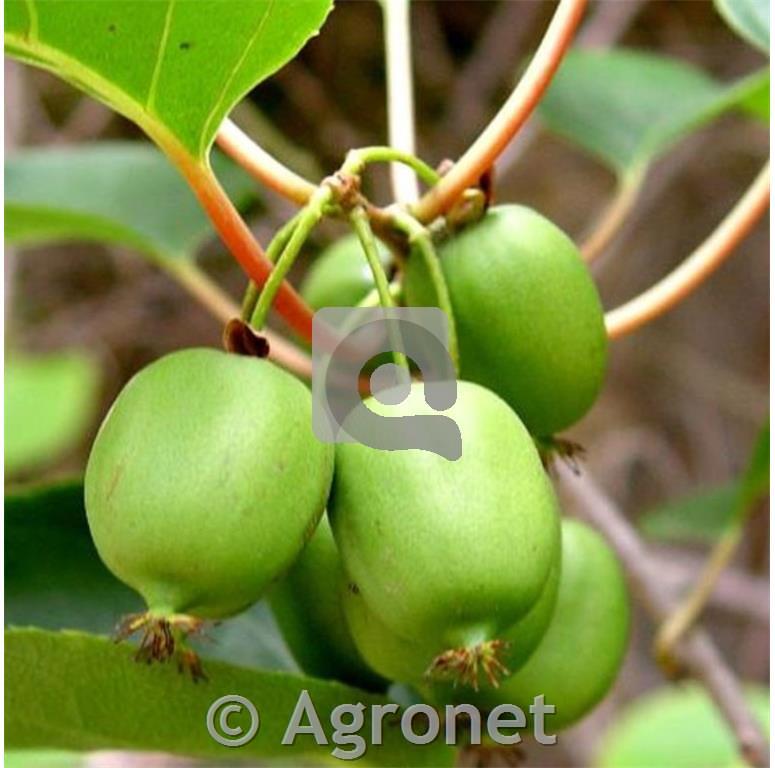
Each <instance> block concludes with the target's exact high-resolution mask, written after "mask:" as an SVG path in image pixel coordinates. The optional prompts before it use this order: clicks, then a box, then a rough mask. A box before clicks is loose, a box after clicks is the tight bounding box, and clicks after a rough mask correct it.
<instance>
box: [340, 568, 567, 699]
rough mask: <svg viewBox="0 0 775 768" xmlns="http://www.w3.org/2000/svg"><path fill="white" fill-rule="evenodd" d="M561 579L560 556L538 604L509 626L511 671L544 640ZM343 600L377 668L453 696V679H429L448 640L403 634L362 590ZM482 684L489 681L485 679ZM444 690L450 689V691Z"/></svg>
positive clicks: (363, 649)
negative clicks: (384, 619) (388, 623)
mask: <svg viewBox="0 0 775 768" xmlns="http://www.w3.org/2000/svg"><path fill="white" fill-rule="evenodd" d="M559 581H560V559H559V557H558V558H557V560H556V562H555V563H554V565H553V566H552V569H551V571H550V573H549V577H548V579H547V580H546V584H545V585H544V588H543V591H542V592H541V596H540V597H539V599H538V600H537V601H536V603H535V605H533V607H532V608H531V609H530V610H529V611H528V613H527V614H526V615H525V617H524V618H523V619H521V620H520V621H518V622H517V623H516V624H514V625H513V626H511V627H509V628H508V629H506V630H504V632H503V634H502V638H501V639H503V640H505V641H506V642H508V644H509V645H508V647H507V648H506V649H505V650H504V652H503V654H502V656H501V660H502V663H503V664H504V665H505V666H506V668H507V669H508V670H509V671H510V672H512V673H513V672H516V671H517V670H518V669H519V668H520V667H521V666H522V665H523V664H524V663H525V662H526V661H527V659H528V658H529V657H530V654H531V653H532V652H533V651H534V650H535V648H536V647H537V646H538V644H539V642H540V641H541V638H542V637H543V635H544V632H545V631H546V628H547V626H548V625H549V620H550V619H551V616H552V612H553V610H554V604H555V602H556V600H557V589H558V586H559ZM343 601H344V610H345V614H346V615H347V623H348V625H349V627H350V632H351V633H352V637H353V639H354V640H355V644H356V646H357V648H358V650H359V651H360V653H361V655H362V656H363V658H364V659H366V661H367V662H368V663H369V665H370V666H371V667H372V669H374V670H376V671H377V672H379V673H380V674H381V675H383V676H384V677H387V678H388V679H390V680H397V681H399V682H402V683H407V684H409V685H413V686H415V687H416V688H417V689H418V690H419V691H420V692H421V693H424V694H426V695H427V696H428V698H439V696H440V697H441V698H442V699H443V698H445V697H448V696H449V693H448V690H449V688H450V687H452V686H453V684H452V683H450V684H449V687H448V686H447V685H444V684H441V683H437V684H431V683H430V682H429V681H428V679H426V677H425V673H426V671H427V670H428V668H429V667H430V665H431V662H432V661H433V659H434V658H435V657H436V656H437V655H438V654H440V653H442V652H443V651H445V650H447V649H446V648H445V647H444V644H443V643H439V642H438V641H436V642H432V641H431V642H428V641H427V640H426V639H425V638H423V637H421V636H416V637H413V638H411V639H410V640H407V639H404V638H402V637H399V636H398V635H396V634H395V633H394V632H392V631H391V630H390V629H389V628H388V627H386V626H385V625H384V624H383V623H382V622H381V621H380V620H379V617H378V616H377V615H376V614H375V613H374V612H373V611H371V610H369V607H368V606H367V605H366V602H365V600H364V599H363V597H362V595H361V594H360V593H359V592H357V591H353V590H352V589H347V590H346V591H345V594H344V597H343ZM481 684H482V685H487V684H488V683H487V681H485V680H482V681H481ZM434 689H435V690H436V693H434V694H431V695H428V691H430V690H434ZM444 691H447V693H446V695H445V694H444V693H443V692H444Z"/></svg>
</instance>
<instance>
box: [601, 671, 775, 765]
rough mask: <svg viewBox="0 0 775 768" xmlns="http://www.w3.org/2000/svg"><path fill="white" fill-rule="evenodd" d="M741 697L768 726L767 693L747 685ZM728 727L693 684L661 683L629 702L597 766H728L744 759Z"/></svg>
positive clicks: (608, 734)
mask: <svg viewBox="0 0 775 768" xmlns="http://www.w3.org/2000/svg"><path fill="white" fill-rule="evenodd" d="M745 699H746V702H747V703H748V706H749V707H750V708H751V711H752V713H753V715H754V717H755V719H756V720H757V721H758V722H759V723H760V724H761V726H762V728H764V729H765V730H768V726H769V722H770V695H769V691H768V690H767V688H765V687H764V686H759V685H756V686H753V685H751V686H747V687H746V688H745ZM739 759H740V755H739V751H738V748H737V744H736V741H735V738H734V734H733V733H732V731H731V729H730V727H729V725H728V724H727V723H726V722H724V720H723V719H722V717H721V715H720V714H719V711H718V709H717V707H716V706H715V705H714V703H713V701H712V700H711V698H710V696H708V693H707V691H705V690H704V689H703V688H701V687H700V686H699V685H697V683H693V682H689V683H683V684H681V685H677V686H670V687H667V686H663V687H661V688H656V689H654V690H652V691H649V692H647V693H646V694H644V695H641V696H640V697H639V698H637V699H635V700H634V701H633V702H631V703H630V704H628V705H627V706H626V707H625V709H624V710H623V711H621V712H620V713H619V715H618V718H617V719H616V720H615V721H614V723H613V725H611V726H610V727H609V729H608V731H607V732H606V733H605V734H603V738H602V740H601V745H600V750H599V754H598V759H597V760H596V761H595V765H596V766H598V768H655V766H670V768H714V767H715V768H722V766H726V767H727V768H732V767H733V766H737V765H740V766H742V765H745V763H743V762H742V761H741V762H739V763H738V762H737V760H739Z"/></svg>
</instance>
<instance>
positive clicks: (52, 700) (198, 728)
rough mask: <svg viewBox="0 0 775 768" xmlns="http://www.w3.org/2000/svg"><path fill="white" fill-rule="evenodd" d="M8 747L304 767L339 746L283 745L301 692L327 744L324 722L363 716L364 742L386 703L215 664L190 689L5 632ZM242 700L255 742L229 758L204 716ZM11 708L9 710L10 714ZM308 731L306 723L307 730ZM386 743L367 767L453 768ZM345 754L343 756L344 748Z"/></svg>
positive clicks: (88, 642)
mask: <svg viewBox="0 0 775 768" xmlns="http://www.w3.org/2000/svg"><path fill="white" fill-rule="evenodd" d="M5 670H6V679H5V696H6V702H8V703H9V706H7V707H6V708H5V718H6V719H5V743H6V746H7V747H8V748H12V749H19V748H38V749H40V748H54V749H74V750H92V749H110V748H121V749H135V750H151V751H153V750H158V751H164V752H173V753H178V754H185V755H191V756H197V757H204V758H209V759H210V760H220V761H225V760H227V759H240V758H242V759H250V758H252V759H253V760H256V759H258V758H278V759H285V760H287V761H292V762H294V763H295V764H297V765H298V764H299V763H300V762H302V761H303V760H304V759H305V758H309V759H310V760H312V759H315V760H316V761H318V762H319V761H320V760H326V761H328V760H330V761H332V762H333V758H331V757H330V753H331V750H332V749H334V748H335V746H336V745H334V744H331V743H329V744H328V745H326V746H319V745H317V744H316V743H315V740H314V738H313V737H312V736H311V735H309V734H308V735H300V736H298V737H297V738H296V741H295V744H294V746H283V745H282V744H281V742H282V738H283V735H284V733H285V730H286V728H287V725H288V722H289V720H290V717H291V714H292V712H293V710H294V708H295V706H296V702H297V700H298V697H299V695H300V692H301V691H302V690H307V691H308V693H309V697H310V699H311V700H312V702H313V703H314V705H315V708H316V711H317V712H318V714H319V716H320V719H321V721H322V725H323V728H324V730H325V733H326V735H327V739H328V741H329V742H330V739H331V736H332V728H331V725H330V720H329V717H330V713H331V712H332V710H333V709H334V708H335V707H337V706H338V705H340V704H357V703H359V702H361V703H363V704H364V705H365V706H366V712H365V715H366V722H365V724H364V726H363V732H362V733H363V735H364V736H365V737H367V738H368V737H369V734H370V732H371V723H370V720H371V718H370V705H372V704H383V703H385V702H386V699H384V698H382V697H378V696H373V695H370V694H367V693H364V692H363V691H358V690H357V689H354V688H348V687H346V686H344V685H341V684H339V683H333V682H325V681H322V680H315V679H313V678H305V677H301V676H298V675H292V674H288V673H285V672H265V671H258V670H249V669H243V668H240V667H235V666H231V665H229V664H224V663H222V662H216V661H213V662H210V663H209V664H208V665H207V672H208V676H209V679H208V681H207V682H204V683H201V684H195V683H193V682H192V681H191V679H190V678H189V677H187V676H186V675H182V674H180V673H179V672H178V671H177V670H176V669H175V667H174V666H173V665H170V664H165V665H152V666H148V665H145V664H136V663H134V662H133V661H132V660H131V658H130V657H129V655H128V653H127V648H126V647H125V646H122V645H115V644H114V643H111V642H110V641H108V640H106V639H103V638H98V637H94V636H90V635H85V634H82V633H74V632H62V633H53V632H45V631H42V630H35V629H19V630H11V631H8V632H6V639H5ZM229 694H231V695H233V694H239V695H240V696H244V697H246V698H247V699H248V700H249V701H250V702H252V703H253V704H254V705H255V707H256V708H257V710H258V712H259V713H260V728H259V730H258V733H257V735H256V737H255V738H254V739H253V740H252V741H251V742H249V743H248V744H246V745H245V746H243V747H240V748H238V749H236V748H235V749H229V748H227V747H224V746H222V745H220V744H218V743H217V742H216V741H214V740H213V738H212V737H211V736H210V734H209V733H208V730H207V727H206V716H207V712H208V710H209V708H210V706H211V705H212V703H213V702H214V701H215V700H216V699H218V698H220V697H222V696H225V695H229ZM10 702H12V705H10ZM228 722H229V725H230V726H231V727H237V726H240V727H242V728H244V729H247V727H248V725H249V723H248V718H247V714H246V713H245V712H244V711H243V713H240V714H233V715H231V717H230V718H229V721H228ZM305 722H306V720H305ZM383 737H384V743H383V744H382V745H381V746H369V748H368V753H367V754H368V762H369V764H371V765H386V766H397V765H401V766H413V765H433V766H445V765H452V763H453V758H454V754H453V752H452V750H451V749H450V748H448V747H445V746H443V745H440V744H438V743H436V744H431V745H428V746H424V747H423V746H416V745H412V744H408V743H407V742H406V741H405V740H404V739H403V737H402V734H401V730H400V729H399V728H397V727H395V725H391V723H390V717H386V718H385V727H384V729H383ZM343 748H344V749H349V748H350V747H347V746H344V747H343Z"/></svg>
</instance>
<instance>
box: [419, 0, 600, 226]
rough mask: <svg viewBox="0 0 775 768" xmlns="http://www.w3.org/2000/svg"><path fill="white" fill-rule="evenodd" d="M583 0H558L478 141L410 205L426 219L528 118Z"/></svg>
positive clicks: (474, 178)
mask: <svg viewBox="0 0 775 768" xmlns="http://www.w3.org/2000/svg"><path fill="white" fill-rule="evenodd" d="M585 7H586V0H560V4H559V6H558V7H557V10H556V11H555V14H554V16H553V18H552V21H551V23H550V24H549V28H548V29H547V30H546V34H545V35H544V38H543V40H542V41H541V44H540V45H539V47H538V50H537V51H536V53H535V56H534V57H533V59H532V60H531V62H530V65H529V66H528V68H527V70H525V74H524V75H523V76H522V78H521V79H520V81H519V83H518V84H517V87H516V88H515V89H514V91H513V92H512V94H511V96H509V98H508V99H507V101H506V103H505V104H504V105H503V106H502V107H501V109H500V110H499V112H498V114H497V115H495V117H494V118H493V119H492V121H491V122H490V124H489V125H488V126H487V127H486V128H485V129H484V131H482V133H481V134H480V135H479V137H478V138H477V139H476V141H475V142H474V143H473V144H472V145H471V146H470V147H469V148H468V150H466V152H465V154H464V155H463V156H462V157H461V158H460V159H459V160H458V161H457V162H456V163H455V165H454V166H453V167H452V168H451V169H450V171H449V172H448V173H447V174H445V176H444V177H443V178H442V180H441V181H440V182H439V183H438V184H437V185H436V186H435V187H433V189H431V190H429V191H428V192H427V193H426V194H425V195H424V196H423V197H422V199H421V200H420V201H419V202H418V203H417V204H416V205H414V206H412V213H413V214H414V216H415V217H416V218H417V219H419V220H420V221H421V222H425V223H428V222H430V221H432V220H433V219H435V218H436V217H437V216H439V215H441V214H442V213H444V212H445V211H447V210H448V209H449V208H450V207H451V206H452V205H453V204H454V203H455V201H456V200H457V199H458V198H459V197H460V195H462V193H463V192H464V190H465V189H467V188H468V187H470V186H472V185H474V184H476V182H477V180H478V179H479V178H480V177H481V176H482V174H484V173H485V171H487V169H488V168H490V167H491V166H492V165H493V163H494V162H495V160H496V158H497V157H498V155H500V153H501V152H502V151H503V150H504V149H505V148H506V146H507V145H508V143H509V142H510V141H511V139H512V138H513V137H514V135H515V134H516V133H517V131H518V130H519V129H520V128H521V127H522V125H523V124H524V122H525V121H526V120H527V119H528V117H530V114H531V113H532V112H533V110H534V109H535V107H536V105H537V104H538V101H539V100H540V98H541V96H542V95H543V94H544V91H545V90H546V89H547V87H548V86H549V83H550V82H551V81H552V77H554V73H555V72H556V71H557V68H558V67H559V65H560V62H561V61H562V58H563V56H564V55H565V52H566V51H567V49H568V47H569V46H570V43H571V40H572V39H573V34H574V32H575V31H576V28H577V27H578V24H579V22H580V21H581V17H582V16H583V13H584V8H585Z"/></svg>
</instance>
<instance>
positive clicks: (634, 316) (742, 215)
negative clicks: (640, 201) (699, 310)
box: [605, 163, 770, 339]
mask: <svg viewBox="0 0 775 768" xmlns="http://www.w3.org/2000/svg"><path fill="white" fill-rule="evenodd" d="M769 202H770V164H769V163H767V164H766V165H765V166H764V168H762V170H761V171H760V172H759V175H758V176H757V177H756V179H755V180H754V182H753V184H751V186H750V187H749V188H748V190H747V191H746V193H745V194H744V195H743V196H742V197H741V198H740V200H739V201H738V203H737V205H735V207H734V208H733V209H732V210H731V211H730V212H729V213H728V214H727V216H726V218H725V219H724V220H723V221H722V222H721V223H720V224H719V225H718V227H716V229H715V230H714V231H713V233H712V234H711V235H710V237H708V239H707V240H705V242H703V243H702V245H700V246H699V247H698V248H697V249H696V250H695V251H694V252H693V253H692V254H691V255H690V256H689V257H688V258H687V259H686V260H685V261H684V262H683V263H682V264H681V265H680V266H678V267H676V268H675V269H674V270H673V271H672V272H671V273H670V274H669V275H667V277H665V278H663V279H662V280H660V281H659V282H658V283H656V285H653V286H652V287H651V288H649V289H648V290H647V291H645V292H644V293H642V294H640V296H637V297H636V298H634V299H632V300H631V301H628V302H627V303H626V304H623V305H622V306H621V307H617V308H616V309H614V310H612V311H610V312H607V313H606V316H605V324H606V329H607V331H608V337H609V338H611V339H618V338H619V337H620V336H624V335H625V334H628V333H632V331H635V330H637V329H638V328H640V327H641V326H643V325H645V324H646V323H648V322H650V321H651V320H653V319H655V318H657V317H659V316H660V315H663V314H664V313H665V312H667V311H668V310H670V309H672V308H673V307H674V306H675V305H676V304H678V303H680V302H681V301H683V299H685V298H686V297H687V296H689V295H690V294H691V293H692V292H693V291H694V290H695V289H696V288H697V287H698V286H699V285H701V284H702V283H703V282H704V281H705V280H706V279H707V278H708V277H709V276H710V275H711V274H712V273H713V272H714V271H715V270H716V269H718V267H719V266H721V264H723V263H724V261H725V260H726V259H727V258H728V257H729V256H731V254H732V253H733V252H734V250H735V248H736V247H737V245H739V243H740V242H741V241H742V240H743V238H745V237H746V235H748V233H749V232H750V231H751V230H752V229H753V226H754V224H756V222H757V221H758V220H759V219H760V218H761V216H762V214H763V213H764V212H765V211H766V210H767V206H768V205H769Z"/></svg>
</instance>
